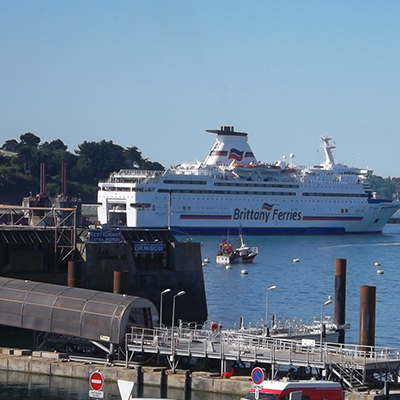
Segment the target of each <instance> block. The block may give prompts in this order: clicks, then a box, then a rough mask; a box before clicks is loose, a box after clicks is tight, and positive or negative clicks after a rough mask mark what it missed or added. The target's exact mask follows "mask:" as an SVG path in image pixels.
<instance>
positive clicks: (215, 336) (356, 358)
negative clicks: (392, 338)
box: [125, 325, 400, 390]
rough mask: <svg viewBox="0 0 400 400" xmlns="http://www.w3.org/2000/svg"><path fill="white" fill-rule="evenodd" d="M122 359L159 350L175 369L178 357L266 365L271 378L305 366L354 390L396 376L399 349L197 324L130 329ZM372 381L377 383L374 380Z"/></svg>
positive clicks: (128, 359)
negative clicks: (282, 370)
mask: <svg viewBox="0 0 400 400" xmlns="http://www.w3.org/2000/svg"><path fill="white" fill-rule="evenodd" d="M125 346H126V364H127V366H128V365H129V363H130V362H131V361H132V358H133V355H134V354H135V353H153V354H163V355H165V356H167V358H168V359H169V360H170V365H171V367H172V368H173V369H174V368H175V367H176V365H177V363H178V362H179V357H198V358H208V359H218V360H221V375H222V374H223V372H225V369H226V367H225V366H226V361H229V360H231V361H243V362H250V363H253V364H256V363H257V364H258V365H260V364H266V365H268V366H269V368H270V369H271V375H272V376H271V378H274V377H275V373H276V368H277V366H288V367H308V368H316V369H318V370H320V371H324V372H325V373H326V376H327V378H328V379H332V380H340V381H341V382H342V383H343V385H344V386H346V387H347V388H348V389H350V390H351V389H352V390H361V389H368V388H371V385H373V384H376V382H377V381H379V380H382V381H384V380H387V379H388V374H390V376H391V377H393V376H396V377H397V375H398V371H399V367H400V349H393V348H388V347H379V346H375V347H370V346H358V345H352V344H338V343H326V342H323V343H320V342H319V341H314V340H290V339H286V338H284V337H279V338H278V337H271V336H266V335H257V334H253V333H251V332H249V331H248V330H246V329H239V330H233V329H232V330H231V329H226V330H215V331H213V330H208V329H203V328H202V327H198V326H195V325H194V326H192V327H191V326H185V327H183V326H180V327H175V328H174V329H173V330H172V329H171V328H156V329H142V328H139V329H133V330H132V332H131V333H127V334H126V341H125ZM374 382H375V383H374Z"/></svg>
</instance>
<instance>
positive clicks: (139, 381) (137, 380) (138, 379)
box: [136, 365, 143, 397]
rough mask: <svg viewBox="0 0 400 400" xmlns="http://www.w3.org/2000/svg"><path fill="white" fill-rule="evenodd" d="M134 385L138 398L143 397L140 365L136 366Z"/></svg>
mask: <svg viewBox="0 0 400 400" xmlns="http://www.w3.org/2000/svg"><path fill="white" fill-rule="evenodd" d="M136 384H137V393H138V397H143V368H142V366H141V365H138V366H137V376H136Z"/></svg>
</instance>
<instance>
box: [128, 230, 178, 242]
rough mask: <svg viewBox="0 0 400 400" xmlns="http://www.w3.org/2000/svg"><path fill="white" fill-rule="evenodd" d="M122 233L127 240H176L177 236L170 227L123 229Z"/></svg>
mask: <svg viewBox="0 0 400 400" xmlns="http://www.w3.org/2000/svg"><path fill="white" fill-rule="evenodd" d="M121 233H122V236H123V237H124V239H125V240H126V241H127V242H141V241H143V242H155V241H160V242H164V243H170V242H176V239H175V236H174V235H173V234H172V233H171V231H170V230H168V229H165V230H150V229H121Z"/></svg>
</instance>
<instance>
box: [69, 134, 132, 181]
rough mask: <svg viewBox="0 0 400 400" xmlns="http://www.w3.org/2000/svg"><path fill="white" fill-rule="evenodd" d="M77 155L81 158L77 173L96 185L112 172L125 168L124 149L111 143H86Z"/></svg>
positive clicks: (104, 141) (81, 145)
mask: <svg viewBox="0 0 400 400" xmlns="http://www.w3.org/2000/svg"><path fill="white" fill-rule="evenodd" d="M78 149H79V150H76V151H75V153H76V154H77V155H78V156H79V158H78V162H77V171H78V173H79V175H80V177H81V179H83V180H84V181H85V182H92V183H96V184H97V182H98V181H99V180H103V179H106V178H107V177H108V175H109V174H110V172H112V171H118V170H120V169H121V168H124V167H125V158H124V149H123V148H122V147H121V146H118V145H116V144H114V143H113V142H112V140H110V141H106V140H104V139H103V140H102V141H101V142H99V143H97V142H87V141H84V142H83V143H81V144H80V145H78Z"/></svg>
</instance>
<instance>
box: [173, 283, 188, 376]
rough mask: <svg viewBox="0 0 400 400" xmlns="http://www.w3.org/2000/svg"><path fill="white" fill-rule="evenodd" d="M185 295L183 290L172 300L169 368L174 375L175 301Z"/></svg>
mask: <svg viewBox="0 0 400 400" xmlns="http://www.w3.org/2000/svg"><path fill="white" fill-rule="evenodd" d="M184 294H186V292H185V291H184V290H181V291H180V292H178V293H177V294H176V295H175V296H174V298H173V299H172V330H171V367H172V372H173V373H175V340H174V327H175V299H176V298H177V297H178V296H183V295H184Z"/></svg>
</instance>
